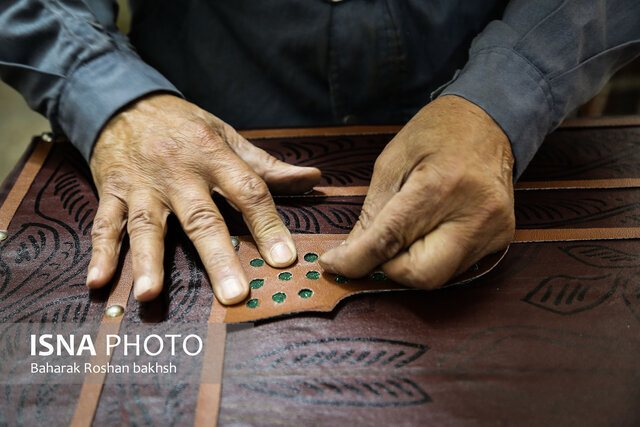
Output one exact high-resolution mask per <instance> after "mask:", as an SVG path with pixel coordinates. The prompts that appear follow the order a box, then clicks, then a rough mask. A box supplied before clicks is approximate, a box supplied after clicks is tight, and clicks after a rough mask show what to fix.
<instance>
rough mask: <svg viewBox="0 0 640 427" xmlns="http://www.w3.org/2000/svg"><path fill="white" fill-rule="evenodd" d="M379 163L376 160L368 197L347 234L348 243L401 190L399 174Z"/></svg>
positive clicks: (370, 222)
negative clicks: (380, 165)
mask: <svg viewBox="0 0 640 427" xmlns="http://www.w3.org/2000/svg"><path fill="white" fill-rule="evenodd" d="M379 164H380V163H379V162H376V167H374V169H373V175H372V176H371V183H370V185H369V190H368V191H367V197H365V199H364V203H363V204H362V210H361V211H360V216H359V217H358V221H357V222H356V224H355V225H354V226H353V229H352V230H351V232H350V233H349V236H347V239H346V242H347V243H348V242H350V241H353V240H354V239H357V238H358V237H359V236H360V235H361V234H362V232H363V231H364V230H366V229H367V228H369V227H370V226H371V224H372V223H373V220H374V219H375V218H376V217H377V216H378V213H379V212H380V211H381V210H382V208H383V207H384V206H385V205H386V204H387V203H388V202H389V200H391V198H392V197H393V196H394V194H396V193H397V192H398V191H399V190H400V182H398V178H397V175H398V174H397V173H395V174H394V173H391V172H390V171H389V168H387V167H379V166H378V165H379Z"/></svg>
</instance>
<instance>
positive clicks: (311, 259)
mask: <svg viewBox="0 0 640 427" xmlns="http://www.w3.org/2000/svg"><path fill="white" fill-rule="evenodd" d="M304 260H305V261H307V262H316V261H317V260H318V254H316V253H313V252H309V253H307V254H304Z"/></svg>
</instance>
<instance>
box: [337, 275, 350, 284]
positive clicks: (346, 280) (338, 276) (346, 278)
mask: <svg viewBox="0 0 640 427" xmlns="http://www.w3.org/2000/svg"><path fill="white" fill-rule="evenodd" d="M348 281H349V278H348V277H344V276H340V275H337V276H336V282H338V283H347V282H348Z"/></svg>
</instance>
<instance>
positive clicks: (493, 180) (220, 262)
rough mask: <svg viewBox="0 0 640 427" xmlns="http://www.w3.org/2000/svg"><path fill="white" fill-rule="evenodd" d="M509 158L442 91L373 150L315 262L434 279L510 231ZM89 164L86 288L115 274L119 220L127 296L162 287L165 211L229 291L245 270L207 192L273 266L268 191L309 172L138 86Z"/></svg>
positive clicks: (276, 244)
mask: <svg viewBox="0 0 640 427" xmlns="http://www.w3.org/2000/svg"><path fill="white" fill-rule="evenodd" d="M513 162H514V160H513V156H512V154H511V147H510V144H509V141H508V139H507V137H506V135H505V134H504V132H503V131H502V130H501V129H500V127H499V126H498V125H497V124H496V123H495V122H494V121H493V120H492V119H491V118H490V117H489V116H488V115H487V114H486V113H485V112H484V111H483V110H482V109H480V108H479V107H477V106H475V105H474V104H472V103H470V102H468V101H466V100H464V99H462V98H459V97H455V96H445V97H442V98H439V99H437V100H435V101H434V102H432V103H430V104H429V105H427V106H426V107H424V108H423V109H422V110H421V111H419V112H418V114H416V116H415V117H414V118H413V119H412V120H411V121H410V122H409V123H408V124H407V125H406V126H405V127H404V128H403V129H402V130H401V131H400V132H399V133H398V135H397V136H396V137H395V138H394V139H393V140H392V141H391V142H390V143H389V144H388V145H387V147H386V148H385V150H384V151H383V152H382V154H381V155H380V157H379V158H378V159H377V161H376V164H375V167H374V173H373V177H372V181H371V185H370V188H369V192H368V194H367V198H366V200H365V203H364V206H363V209H362V214H361V216H360V219H359V221H358V222H357V224H356V226H355V227H354V229H353V231H352V232H351V234H350V235H349V236H348V238H347V240H346V241H345V243H344V244H343V245H341V246H339V247H337V248H334V249H333V250H331V251H329V252H327V253H325V254H324V255H322V256H321V258H320V263H321V265H322V266H323V267H324V269H325V270H327V271H329V272H333V273H339V274H343V275H345V276H348V277H361V276H364V275H366V274H367V273H369V272H370V271H372V270H374V269H376V268H382V270H383V271H385V273H386V274H387V275H388V276H389V277H390V278H392V279H393V280H395V281H397V282H399V283H402V284H405V285H408V286H413V287H417V288H424V289H433V288H437V287H439V286H441V285H442V284H444V283H445V282H446V281H447V280H448V279H449V278H451V277H452V276H455V275H456V274H458V273H461V272H463V271H464V270H465V269H467V268H468V267H469V266H471V265H472V264H473V263H474V262H476V261H477V260H479V259H480V258H482V257H483V256H484V255H487V254H489V253H491V252H494V251H496V250H499V249H501V248H503V247H505V246H506V245H507V244H508V243H509V241H510V240H511V238H512V237H513V232H514V227H515V225H514V224H515V220H514V214H513V185H512V169H513ZM90 166H91V171H92V173H93V177H94V180H95V183H96V186H97V188H98V192H99V194H100V206H99V209H98V212H97V215H96V218H95V221H94V227H93V231H92V238H93V252H92V257H91V262H90V265H89V274H88V278H87V286H89V287H90V288H97V287H101V286H104V285H105V284H107V283H108V282H109V281H110V280H111V278H112V277H113V275H114V274H115V270H116V268H117V262H118V256H119V251H120V247H121V242H122V238H123V235H124V231H125V227H126V230H127V231H128V233H129V239H130V244H131V251H132V260H133V274H134V295H135V297H136V298H137V299H138V300H140V301H148V300H150V299H153V298H155V297H156V296H157V295H158V294H159V293H160V291H161V290H162V280H163V277H164V271H163V265H162V262H163V252H164V236H165V234H166V221H167V217H168V215H169V214H170V213H171V212H173V213H175V214H176V216H177V217H178V219H179V221H180V223H181V225H182V227H183V229H184V230H185V232H186V234H187V235H188V237H189V238H190V239H191V240H192V242H193V243H194V245H195V247H196V249H197V250H198V253H199V255H200V257H201V259H202V261H203V264H204V266H205V268H206V270H207V273H208V275H209V278H210V280H211V283H212V285H213V288H214V292H215V293H216V296H217V297H218V299H219V300H220V301H221V302H222V303H223V304H234V303H237V302H240V301H242V300H243V299H244V298H245V297H246V295H247V294H248V292H249V285H248V280H247V277H246V274H245V273H244V271H243V269H242V267H241V266H240V264H239V261H238V259H237V257H236V255H235V252H234V249H233V246H232V244H231V241H230V236H229V233H228V231H227V229H226V226H225V224H224V220H223V219H222V217H221V216H220V213H219V211H218V209H217V208H216V206H215V205H214V203H213V201H212V199H211V194H212V193H213V192H217V193H219V194H221V195H223V196H224V197H225V198H226V199H227V200H228V201H229V202H230V203H231V204H232V205H233V206H234V207H236V208H237V209H238V210H239V211H241V212H242V214H243V217H244V219H245V222H246V223H247V225H248V226H249V229H250V230H251V232H252V234H253V236H254V239H255V240H256V243H257V245H258V248H259V250H260V252H261V254H262V256H263V257H264V259H265V260H266V261H267V262H268V263H269V264H270V265H272V266H274V267H285V266H288V265H290V264H292V263H293V262H295V260H296V251H295V247H294V245H293V242H292V240H291V236H290V234H289V232H288V230H287V229H286V228H285V226H284V225H283V224H282V222H281V221H280V219H279V217H278V215H277V213H276V210H275V207H274V203H273V200H272V199H271V196H270V194H269V191H268V190H269V189H270V190H271V191H273V192H277V193H288V194H296V193H302V192H305V191H307V190H309V189H311V188H312V187H313V186H314V185H315V184H317V183H318V182H319V180H320V171H318V170H317V169H315V168H300V167H295V166H291V165H287V164H285V163H282V162H280V161H278V160H276V159H274V158H273V157H271V156H269V155H268V154H266V153H265V152H264V151H262V150H260V149H258V148H257V147H255V146H253V145H252V144H251V143H249V142H248V141H246V140H245V139H244V138H242V137H241V136H240V135H238V134H237V133H236V132H235V130H234V129H233V128H231V127H230V126H229V125H227V124H226V123H224V122H222V121H221V120H220V119H218V118H216V117H215V116H212V115H211V114H209V113H207V112H205V111H203V110H201V109H200V108H198V107H197V106H195V105H193V104H190V103H188V102H186V101H183V100H181V99H179V98H177V97H174V96H172V95H152V96H148V97H146V98H143V99H142V100H140V101H138V102H136V103H135V104H133V105H132V106H130V107H129V108H127V109H126V110H124V111H123V112H121V113H119V114H117V115H116V116H115V117H114V118H112V119H111V120H110V122H109V123H108V124H107V125H106V127H105V128H104V129H103V131H102V132H101V134H100V137H99V139H98V141H97V143H96V145H95V148H94V152H93V154H92V157H91V162H90Z"/></svg>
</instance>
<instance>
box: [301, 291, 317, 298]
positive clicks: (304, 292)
mask: <svg viewBox="0 0 640 427" xmlns="http://www.w3.org/2000/svg"><path fill="white" fill-rule="evenodd" d="M298 295H300V298H309V297H310V296H311V295H313V291H312V290H311V289H301V290H300V292H298Z"/></svg>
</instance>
